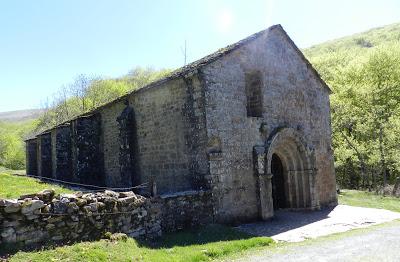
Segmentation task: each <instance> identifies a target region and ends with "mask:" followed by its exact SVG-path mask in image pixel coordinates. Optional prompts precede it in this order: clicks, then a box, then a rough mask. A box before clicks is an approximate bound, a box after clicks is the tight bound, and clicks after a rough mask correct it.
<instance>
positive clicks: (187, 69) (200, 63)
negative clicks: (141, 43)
mask: <svg viewBox="0 0 400 262" xmlns="http://www.w3.org/2000/svg"><path fill="white" fill-rule="evenodd" d="M273 30H279V31H280V32H281V33H282V35H283V37H284V38H285V40H286V41H288V43H289V44H290V45H291V46H292V47H293V49H294V50H295V51H296V52H297V53H298V55H299V56H300V58H301V59H302V60H303V61H304V62H305V63H306V65H307V68H308V69H310V70H311V71H312V73H313V74H314V75H315V77H316V78H317V79H318V80H319V81H320V82H321V84H322V85H323V86H324V88H326V89H327V90H328V92H329V93H331V89H330V88H329V86H328V85H327V84H326V83H325V82H324V80H322V78H321V76H320V75H319V73H318V72H317V71H316V70H315V69H314V67H313V66H312V65H311V63H310V62H309V61H308V60H307V58H305V56H304V55H303V53H302V52H301V51H300V49H299V48H298V47H297V46H296V44H295V43H294V42H293V41H292V39H290V37H289V36H288V34H287V33H286V32H285V30H284V29H283V28H282V26H281V25H280V24H277V25H273V26H271V27H269V28H267V29H265V30H262V31H260V32H258V33H255V34H253V35H251V36H249V37H247V38H245V39H242V40H240V41H239V42H236V43H234V44H231V45H228V46H226V47H224V48H221V49H219V50H218V51H216V52H214V53H212V54H210V55H208V56H205V57H203V58H201V59H199V60H197V61H194V62H192V63H190V64H187V65H186V66H183V67H181V68H179V69H176V70H175V71H173V72H171V73H170V74H168V75H167V76H165V77H164V78H161V79H159V80H156V81H154V82H152V83H150V84H148V85H145V86H143V87H141V88H139V89H135V90H133V91H130V92H128V93H127V94H125V95H123V96H121V97H119V98H117V99H114V100H112V101H110V102H107V103H105V104H103V105H100V106H98V107H96V108H94V109H92V110H91V111H89V112H86V113H83V114H81V115H79V116H76V117H74V118H72V119H69V120H67V121H65V122H63V123H61V124H59V125H57V126H54V127H52V128H50V129H47V130H45V131H43V132H41V133H40V134H43V133H47V132H49V131H50V130H52V129H54V128H57V127H58V126H61V125H65V124H67V123H68V122H70V121H73V120H75V119H77V118H80V117H85V116H89V115H92V114H94V113H96V112H98V111H99V110H100V109H102V108H104V107H107V106H110V105H112V104H114V103H116V102H119V101H122V100H125V99H126V98H127V97H128V96H130V95H131V94H134V93H137V92H143V91H145V90H147V89H150V88H154V87H157V86H160V85H162V84H164V83H166V82H168V81H170V80H173V79H177V78H179V77H183V76H187V75H189V74H191V73H193V72H196V71H197V70H199V69H201V68H202V67H204V66H206V65H208V64H210V63H212V62H214V61H216V60H217V59H219V58H220V57H222V56H224V55H226V54H228V53H230V52H232V51H234V50H236V49H238V48H239V47H241V46H243V45H245V44H247V43H249V42H251V41H253V40H255V39H257V38H258V37H260V36H261V35H263V34H265V33H267V32H270V31H273ZM40 134H38V135H40ZM28 140H29V139H28Z"/></svg>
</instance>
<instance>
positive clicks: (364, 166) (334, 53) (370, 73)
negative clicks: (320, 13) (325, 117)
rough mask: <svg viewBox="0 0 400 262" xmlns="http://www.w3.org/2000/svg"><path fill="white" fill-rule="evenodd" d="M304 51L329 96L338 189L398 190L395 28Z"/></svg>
mask: <svg viewBox="0 0 400 262" xmlns="http://www.w3.org/2000/svg"><path fill="white" fill-rule="evenodd" d="M304 52H305V55H306V57H308V59H309V60H310V61H311V63H312V64H313V65H314V67H315V68H316V69H317V71H318V72H319V73H320V74H321V76H322V78H323V79H324V80H325V81H326V82H327V84H328V85H329V86H330V87H331V89H332V91H333V93H332V95H331V97H330V98H331V114H332V130H333V137H332V138H333V148H334V152H335V170H336V176H337V181H338V184H339V185H340V186H341V187H345V188H364V189H367V188H368V189H370V190H373V189H374V190H382V189H383V188H384V189H385V191H384V192H383V193H393V192H394V191H396V190H397V189H398V188H399V187H400V185H399V183H400V179H399V177H400V24H394V25H389V26H386V27H382V28H376V29H372V30H370V31H368V32H365V33H361V34H357V35H353V36H350V37H345V38H342V39H339V40H334V41H330V42H327V43H324V44H321V45H317V46H314V47H311V48H309V49H306V50H304ZM388 185H391V186H388Z"/></svg>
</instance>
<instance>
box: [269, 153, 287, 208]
mask: <svg viewBox="0 0 400 262" xmlns="http://www.w3.org/2000/svg"><path fill="white" fill-rule="evenodd" d="M283 172H284V170H283V164H282V161H281V159H280V158H279V156H278V155H277V154H273V155H272V160H271V174H272V180H271V183H272V200H273V206H274V209H275V210H277V209H280V208H285V207H286V194H285V183H284V177H283Z"/></svg>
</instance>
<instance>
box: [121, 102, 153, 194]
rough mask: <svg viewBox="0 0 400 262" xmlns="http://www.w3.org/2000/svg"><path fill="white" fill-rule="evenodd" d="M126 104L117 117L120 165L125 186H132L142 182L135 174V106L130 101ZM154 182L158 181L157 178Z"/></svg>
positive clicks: (122, 181)
mask: <svg viewBox="0 0 400 262" xmlns="http://www.w3.org/2000/svg"><path fill="white" fill-rule="evenodd" d="M125 105H126V107H125V109H124V110H123V111H122V113H121V115H120V116H119V117H118V118H117V122H118V124H119V167H120V175H121V183H122V184H123V185H124V187H131V186H132V185H134V184H135V185H137V184H139V182H140V180H139V178H138V177H137V176H136V174H135V159H134V150H135V148H134V147H135V146H136V145H135V144H136V143H135V142H136V123H135V114H134V111H133V108H132V107H130V106H129V102H128V101H126V102H125ZM153 182H154V183H155V182H156V180H155V178H154V180H153Z"/></svg>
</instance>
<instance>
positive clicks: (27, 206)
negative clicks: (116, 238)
mask: <svg viewBox="0 0 400 262" xmlns="http://www.w3.org/2000/svg"><path fill="white" fill-rule="evenodd" d="M160 216H161V207H160V205H159V203H157V202H154V201H153V200H152V199H147V198H144V197H142V196H140V195H135V194H134V193H133V192H120V193H117V192H113V191H105V192H104V193H88V194H82V193H75V194H61V195H58V196H54V191H53V190H44V191H42V192H40V193H37V194H32V195H26V196H22V197H20V199H19V200H6V199H0V246H2V247H3V246H6V245H9V246H14V247H15V246H19V247H20V246H24V247H36V246H41V245H43V244H54V243H60V242H67V241H68V242H70V241H78V240H90V239H97V238H100V237H102V236H103V235H104V233H106V232H111V233H114V232H121V233H126V234H127V235H129V236H131V237H157V236H160V235H161V220H160V219H161V218H160Z"/></svg>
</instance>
